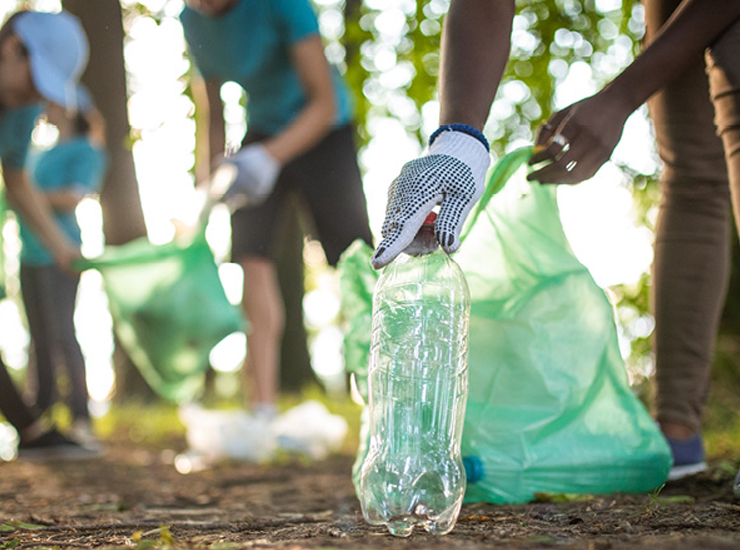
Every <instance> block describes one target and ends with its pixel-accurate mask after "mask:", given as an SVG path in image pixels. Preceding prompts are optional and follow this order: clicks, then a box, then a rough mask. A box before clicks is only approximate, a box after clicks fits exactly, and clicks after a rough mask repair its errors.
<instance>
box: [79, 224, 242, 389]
mask: <svg viewBox="0 0 740 550" xmlns="http://www.w3.org/2000/svg"><path fill="white" fill-rule="evenodd" d="M79 267H80V268H82V269H87V268H94V269H96V270H98V271H99V272H100V273H101V275H102V276H103V285H104V288H105V292H106V295H107V296H108V302H109V309H110V313H111V316H112V317H113V327H114V330H115V332H116V335H117V336H118V339H119V341H120V342H121V345H122V346H123V348H124V349H125V351H126V352H127V354H128V355H129V357H130V358H131V360H132V361H133V363H134V364H135V365H136V367H137V368H138V369H139V371H140V372H141V374H142V376H143V377H144V379H145V380H146V381H147V382H148V383H149V385H150V386H151V387H152V389H153V390H154V391H156V392H157V394H159V395H160V396H162V397H164V398H165V399H169V400H171V401H175V402H185V401H190V400H192V399H194V398H195V397H197V396H198V395H199V394H200V393H201V391H202V389H203V384H204V379H205V372H206V370H207V368H208V355H209V353H210V351H211V349H212V348H213V347H214V346H215V345H216V344H217V343H218V342H220V341H221V340H222V339H223V338H225V337H226V336H228V335H229V334H232V333H234V332H238V331H242V330H244V329H245V321H244V318H243V316H242V314H241V311H240V309H239V308H238V307H237V306H234V305H232V304H231V303H230V302H229V301H228V299H227V298H226V294H225V292H224V289H223V286H222V284H221V280H220V279H219V276H218V269H217V267H216V264H215V261H214V258H213V253H212V252H211V249H210V247H209V246H208V243H207V242H206V238H205V230H204V229H203V230H201V231H199V232H198V233H197V234H196V235H195V237H194V238H193V239H192V240H190V241H189V242H185V243H178V242H171V243H168V244H165V245H161V246H156V245H152V244H151V243H150V242H149V241H148V240H147V239H146V238H142V239H137V240H135V241H132V242H130V243H127V244H125V245H121V246H110V247H107V248H106V250H105V252H104V253H103V254H102V255H101V256H99V257H97V258H95V259H91V260H83V261H82V262H80V266H79Z"/></svg>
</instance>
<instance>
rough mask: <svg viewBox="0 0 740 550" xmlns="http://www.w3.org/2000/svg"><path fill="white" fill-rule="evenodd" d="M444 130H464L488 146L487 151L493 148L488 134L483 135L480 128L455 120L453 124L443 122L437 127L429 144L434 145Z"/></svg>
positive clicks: (430, 137) (463, 131)
mask: <svg viewBox="0 0 740 550" xmlns="http://www.w3.org/2000/svg"><path fill="white" fill-rule="evenodd" d="M442 132H462V133H464V134H468V135H470V136H473V137H474V138H476V139H477V140H478V141H480V142H481V143H482V144H483V146H484V147H485V148H486V151H489V152H490V150H491V147H490V146H489V145H488V140H487V139H486V136H484V135H483V132H481V131H480V130H478V128H474V127H473V126H470V125H469V124H461V123H459V122H455V123H453V124H443V125H442V126H440V127H439V128H437V129H436V130H435V131H434V132H433V133H432V135H431V136H429V146H430V147H431V146H432V143H434V141H435V140H436V139H437V138H438V137H439V135H440V134H441V133H442Z"/></svg>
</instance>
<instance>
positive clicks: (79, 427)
mask: <svg viewBox="0 0 740 550" xmlns="http://www.w3.org/2000/svg"><path fill="white" fill-rule="evenodd" d="M68 435H69V437H70V438H71V439H73V440H74V441H76V442H77V443H79V444H80V445H83V446H84V447H87V448H88V449H93V450H96V451H98V450H100V449H101V447H102V446H101V444H100V441H99V440H98V438H97V437H96V436H95V432H94V431H93V427H92V423H91V422H90V421H89V420H86V419H82V418H78V419H77V420H75V421H74V422H73V423H72V427H71V428H70V430H69V434H68Z"/></svg>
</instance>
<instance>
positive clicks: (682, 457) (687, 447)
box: [666, 434, 738, 490]
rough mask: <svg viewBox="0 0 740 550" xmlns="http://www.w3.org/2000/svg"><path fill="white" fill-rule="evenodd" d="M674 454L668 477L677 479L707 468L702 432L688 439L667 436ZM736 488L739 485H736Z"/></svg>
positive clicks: (672, 479) (673, 479)
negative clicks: (682, 439)
mask: <svg viewBox="0 0 740 550" xmlns="http://www.w3.org/2000/svg"><path fill="white" fill-rule="evenodd" d="M666 441H668V445H669V446H670V447H671V454H672V455H673V468H671V471H670V472H669V473H668V479H669V480H671V481H675V480H677V479H681V478H684V477H687V476H690V475H694V474H698V473H699V472H703V471H704V470H706V469H707V463H706V462H705V461H704V442H703V441H702V438H701V434H697V435H695V436H694V437H692V438H691V439H689V440H687V441H681V440H678V439H673V438H671V437H666ZM736 490H738V489H737V487H736Z"/></svg>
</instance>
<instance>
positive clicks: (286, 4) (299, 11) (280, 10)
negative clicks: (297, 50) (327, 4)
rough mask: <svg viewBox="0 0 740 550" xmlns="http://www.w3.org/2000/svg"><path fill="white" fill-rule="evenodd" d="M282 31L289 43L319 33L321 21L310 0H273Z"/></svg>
mask: <svg viewBox="0 0 740 550" xmlns="http://www.w3.org/2000/svg"><path fill="white" fill-rule="evenodd" d="M273 4H274V7H275V10H276V16H277V20H278V22H279V25H280V31H281V33H282V34H283V36H285V38H286V39H287V42H288V43H289V44H292V43H294V42H298V41H299V40H302V39H304V38H306V37H308V36H310V35H312V34H318V33H319V21H318V19H317V18H316V13H315V12H314V11H313V7H311V4H310V3H309V2H308V0H273Z"/></svg>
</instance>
